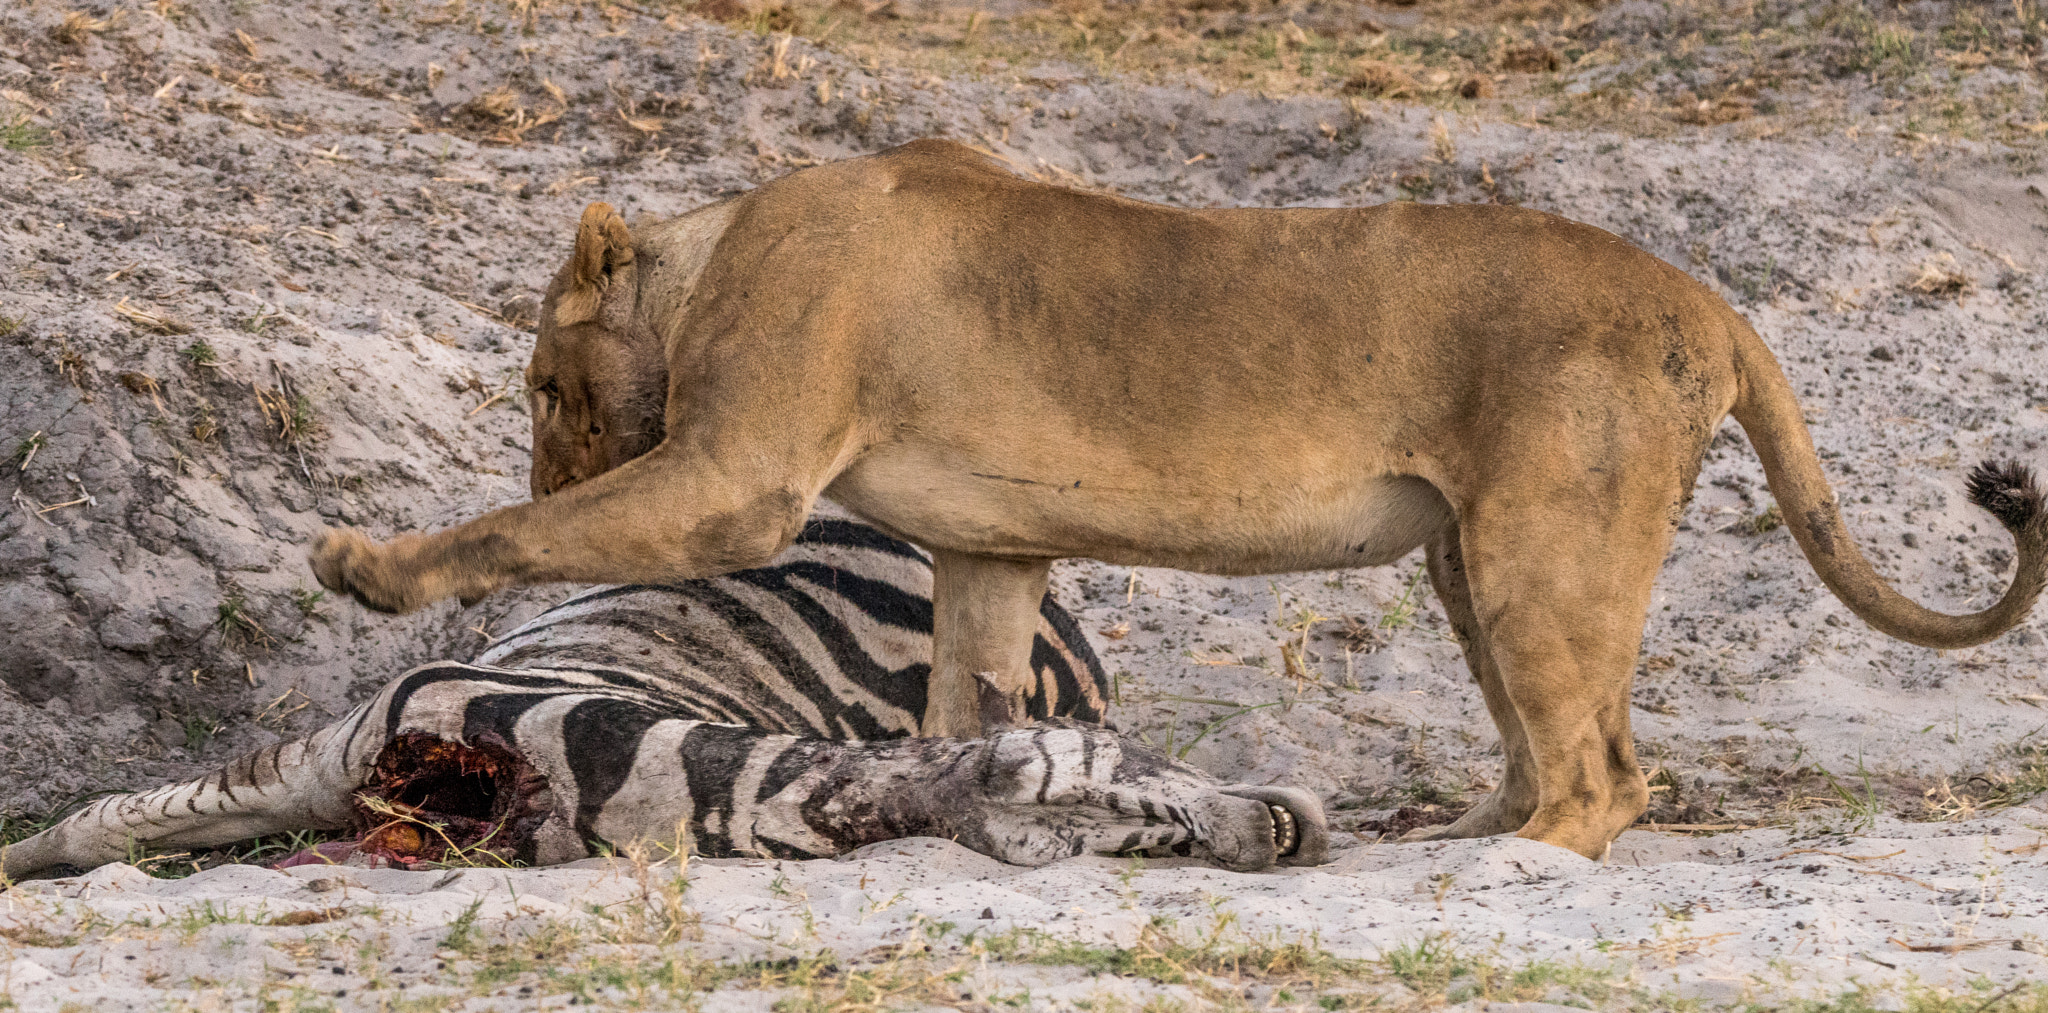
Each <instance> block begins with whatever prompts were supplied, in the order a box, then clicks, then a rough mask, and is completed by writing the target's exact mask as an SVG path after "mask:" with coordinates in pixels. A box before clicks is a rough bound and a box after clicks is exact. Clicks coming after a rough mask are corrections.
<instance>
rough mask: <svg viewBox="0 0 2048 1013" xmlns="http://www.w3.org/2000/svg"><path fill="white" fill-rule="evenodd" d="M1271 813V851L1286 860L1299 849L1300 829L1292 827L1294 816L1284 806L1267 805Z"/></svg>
mask: <svg viewBox="0 0 2048 1013" xmlns="http://www.w3.org/2000/svg"><path fill="white" fill-rule="evenodd" d="M1266 808H1268V809H1270V810H1272V811H1273V851H1274V853H1275V854H1277V855H1279V856H1280V857H1281V858H1287V857H1289V856H1291V855H1293V854H1294V852H1295V851H1296V850H1298V849H1299V848H1300V847H1301V828H1300V827H1297V826H1295V825H1294V814H1293V813H1291V812H1288V811H1287V807H1286V806H1280V805H1273V804H1271V803H1267V805H1266Z"/></svg>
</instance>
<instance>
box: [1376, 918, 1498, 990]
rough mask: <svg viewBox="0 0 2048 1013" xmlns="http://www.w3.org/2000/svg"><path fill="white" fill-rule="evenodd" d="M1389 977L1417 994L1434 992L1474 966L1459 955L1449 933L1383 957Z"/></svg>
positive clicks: (1415, 943)
mask: <svg viewBox="0 0 2048 1013" xmlns="http://www.w3.org/2000/svg"><path fill="white" fill-rule="evenodd" d="M1380 963H1381V964H1382V965H1384V966H1385V967H1386V969H1387V972H1388V973H1389V974H1392V975H1393V976H1394V977H1396V978H1399V979H1401V981H1402V982H1403V983H1405V984H1407V985H1408V986H1409V987H1410V988H1413V989H1416V990H1418V991H1422V990H1428V991H1435V990H1439V989H1442V988H1443V987H1444V986H1445V985H1447V984H1449V983H1450V981H1451V979H1452V978H1455V977H1457V976H1458V975H1460V974H1463V973H1465V972H1467V971H1470V970H1472V969H1473V967H1474V966H1475V965H1474V964H1473V962H1472V961H1471V960H1469V959H1467V958H1466V957H1465V956H1464V955H1462V954H1460V953H1459V952H1458V948H1457V947H1456V946H1455V945H1453V944H1452V943H1451V938H1450V935H1449V934H1448V933H1441V932H1439V933H1435V934H1432V935H1426V936H1423V937H1422V938H1420V939H1417V940H1415V941H1414V942H1412V943H1402V944H1401V945H1399V946H1396V947H1394V948H1393V949H1391V950H1387V951H1386V952H1384V953H1382V954H1380Z"/></svg>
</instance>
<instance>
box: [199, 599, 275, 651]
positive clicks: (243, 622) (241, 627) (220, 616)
mask: <svg viewBox="0 0 2048 1013" xmlns="http://www.w3.org/2000/svg"><path fill="white" fill-rule="evenodd" d="M213 626H214V628H215V629H217V630H219V631H220V636H221V640H222V641H224V642H226V643H230V644H256V645H259V646H260V645H267V644H269V643H270V631H268V630H266V629H264V628H263V624H261V623H259V622H257V621H256V618H255V617H254V616H252V615H250V614H249V596H248V595H247V594H245V593H243V591H242V589H241V588H239V587H234V586H232V585H230V586H229V587H228V589H227V593H226V594H224V595H222V596H221V600H220V605H219V606H217V607H216V608H215V610H214V620H213Z"/></svg>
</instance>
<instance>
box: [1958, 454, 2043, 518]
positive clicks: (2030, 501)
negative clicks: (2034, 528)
mask: <svg viewBox="0 0 2048 1013" xmlns="http://www.w3.org/2000/svg"><path fill="white" fill-rule="evenodd" d="M1969 488H1970V502H1972V503H1975V504H1977V505H1978V506H1980V507H1983V508H1984V509H1986V510H1989V511H1991V516H1993V517H1996V518H1998V523H2000V524H2003V525H2005V527H2006V530H2008V531H2012V532H2018V531H2020V530H2021V529H2022V528H2025V527H2026V526H2027V525H2028V524H2031V523H2033V521H2034V519H2035V518H2036V517H2039V516H2041V510H2042V499H2043V497H2042V495H2041V486H2040V484H2039V483H2038V482H2036V481H2035V480H2034V471H2033V469H2032V468H2029V467H2027V466H2026V465H2024V464H2021V463H2020V462H2018V461H1985V462H1984V463H1982V464H1979V465H1977V467H1976V469H1975V470H1973V471H1971V472H1970V483H1969Z"/></svg>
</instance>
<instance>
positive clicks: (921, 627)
mask: <svg viewBox="0 0 2048 1013" xmlns="http://www.w3.org/2000/svg"><path fill="white" fill-rule="evenodd" d="M931 623H932V606H931V565H930V562H929V560H928V559H927V558H926V557H925V556H924V555H923V554H922V553H921V552H919V550H917V549H916V548H914V547H913V546H911V545H909V544H907V543H904V542H900V541H897V540H895V539H892V538H889V537H887V536H885V535H883V534H882V533H880V532H878V531H876V530H874V529H873V528H869V527H866V526H864V525H861V524H857V523H853V522H850V521H846V520H839V519H817V520H813V521H812V522H811V523H810V524H808V525H807V526H806V527H805V529H804V532H803V534H802V536H801V537H800V538H799V539H798V540H797V542H796V544H795V545H793V546H792V547H791V548H790V550H789V551H788V552H787V553H785V554H784V555H783V556H782V557H780V558H779V559H778V560H777V561H776V562H775V563H774V564H772V565H770V566H767V567H763V568H761V569H756V570H746V571H741V572H738V573H733V574H729V575H726V576H723V577H717V578H713V579H708V580H699V581H691V582H688V583H685V584H680V585H675V586H667V587H639V586H631V587H598V588H592V589H590V590H587V591H585V592H583V593H581V594H579V595H577V596H575V597H573V598H571V599H569V600H568V601H566V602H564V603H562V604H560V605H558V606H556V607H554V608H553V609H550V610H548V611H547V612H544V613H542V614H541V615H540V616H538V617H536V618H535V619H534V620H533V621H531V622H529V623H527V624H526V625H525V626H522V627H520V628H519V629H518V630H516V631H514V632H513V633H511V634H510V635H508V636H506V637H505V638H504V639H502V640H500V641H498V642H497V643H496V644H494V645H493V646H491V648H490V649H489V650H487V651H485V652H484V653H483V654H482V655H481V656H479V657H477V658H476V659H475V660H474V661H473V662H471V663H468V664H458V663H452V662H450V663H440V664H430V665H425V666H422V667H419V668H416V669H413V670H412V671H409V672H407V673H405V674H404V675H401V676H399V677H398V678H397V679H395V680H393V681H392V682H391V683H390V684H389V685H387V686H385V687H384V689H383V691H382V692H380V693H378V694H377V696H376V697H374V698H373V699H371V700H369V701H368V702H366V703H364V704H363V705H361V706H359V707H357V708H355V709H354V710H353V711H351V712H349V713H348V714H347V715H345V716H344V717H343V718H341V719H340V720H339V721H336V722H335V723H333V724H331V725H329V726H327V727H325V728H322V729H321V730H319V731H317V732H315V733H313V734H312V735H309V736H307V737H305V738H303V739H298V740H294V741H289V742H283V743H279V744H277V745H273V746H269V747H266V748H264V749H260V750H258V751H256V752H254V753H250V754H248V755H246V756H243V757H241V758H239V759H236V760H233V761H231V762H229V763H228V764H227V765H226V766H224V767H222V768H221V769H220V770H218V771H216V772H214V773H212V774H210V775H208V776H206V777H203V778H200V779H198V780H195V781H191V782H187V783H183V784H173V785H166V786H164V787H161V788H156V789H153V790H150V791H144V792H138V793H134V794H127V795H116V796H111V797H108V798H104V799H101V800H99V801H97V802H94V803H93V804H91V805H90V806H88V807H86V808H85V809H83V810H81V811H79V812H78V813H76V814H74V815H72V816H71V817H69V818H68V819H66V820H64V821H63V822H62V823H59V824H58V825H56V826H54V827H52V828H50V829H48V830H46V831H44V832H42V833H40V834H37V835H35V836H34V837H30V838H28V839H27V840H24V841H21V842H20V843H18V844H15V845H13V846H12V847H10V848H7V849H5V851H4V852H0V871H4V875H5V876H6V877H9V878H12V877H19V876H22V875H26V874H30V873H35V872H39V871H42V870H46V869H49V868H51V867H53V866H74V867H89V866H94V865H99V864H102V863H105V862H109V861H114V860H116V859H119V858H122V857H124V856H126V855H128V854H130V853H131V851H132V849H133V848H134V847H135V846H138V845H140V846H146V847H151V848H163V847H188V848H189V847H206V846H212V845H220V844H227V843H230V842H233V841H238V840H242V839H245V838H249V837H255V836H260V835H264V834H271V833H279V832H284V831H292V830H307V829H319V830H331V831H342V832H344V834H345V835H346V837H347V839H346V840H344V841H337V842H334V843H330V844H327V845H323V846H322V847H321V848H320V849H318V850H317V851H315V852H310V853H305V854H302V855H301V856H297V857H296V858H295V859H294V860H295V861H308V860H316V861H317V860H326V861H340V862H345V863H349V864H359V865H387V864H389V865H397V866H402V867H412V866H418V865H422V864H427V863H436V862H443V861H449V860H454V859H458V858H460V857H462V856H464V855H468V856H470V857H471V858H474V857H476V855H477V853H479V852H488V853H489V854H490V855H492V856H494V857H495V858H496V859H498V860H503V861H517V862H525V863H529V864H536V865H546V864H553V863H559V862H564V861H570V860H574V859H578V858H583V857H586V856H588V855H590V854H593V853H595V852H597V851H599V850H601V849H604V848H607V847H620V846H624V845H627V844H629V843H632V842H636V841H638V842H653V843H656V844H660V845H664V846H668V847H673V848H679V849H687V850H688V851H690V852H692V853H695V854H698V855H703V856H710V857H719V856H735V855H751V856H772V857H787V858H810V857H822V856H829V855H836V854H841V853H844V852H846V851H849V850H851V849H853V848H857V847H860V846H861V845H864V844H869V843H873V842H876V841H883V840H891V839H896V838H901V837H910V836H931V837H943V838H948V839H952V840H955V841H958V842H959V843H961V844H963V845H965V846H967V847H969V848H972V849H974V850H976V851H979V852H982V853H984V854H987V855H991V856H993V857H995V858H998V859H1001V860H1003V861H1006V862H1012V863H1016V864H1020V865H1041V864H1044V863H1046V862H1050V861H1053V860H1055V859H1058V858H1061V857H1065V856H1069V855H1078V854H1083V853H1090V852H1096V853H1123V852H1138V851H1150V852H1155V853H1156V852H1158V851H1161V850H1169V851H1173V852H1176V853H1179V854H1194V855H1200V856H1203V857H1207V858H1210V859H1212V860H1214V861H1216V862H1218V863H1220V864H1222V865H1225V866H1227V867H1230V868H1235V869H1256V868H1262V867H1265V866H1269V865H1273V864H1275V863H1279V864H1315V863H1318V862H1321V861H1322V860H1323V858H1324V856H1325V854H1326V852H1327V849H1328V837H1327V833H1326V831H1325V829H1324V822H1323V816H1322V810H1321V806H1320V805H1319V803H1318V802H1317V800H1316V799H1315V798H1314V796H1312V795H1310V794H1308V793H1307V792H1303V791H1299V790H1294V789H1287V788H1270V787H1245V786H1239V787H1225V786H1222V785H1219V784H1218V783H1217V782H1216V781H1215V780H1214V779H1213V778H1210V777H1208V776H1207V775H1205V774H1203V773H1201V772H1200V771H1197V770H1195V769H1193V768H1191V767H1188V766H1186V765H1184V764H1180V763H1177V762H1175V761H1174V760H1172V759H1171V758H1170V757H1168V756H1166V755H1164V754H1162V753H1160V752H1159V751H1157V750H1154V749H1151V748H1149V747H1146V746H1144V745H1141V744H1139V743H1137V742H1135V741H1133V740H1131V739H1129V738H1127V737H1124V736H1122V735H1119V734H1117V733H1115V732H1113V731H1111V730H1108V729H1105V728H1103V727H1101V726H1099V725H1096V724H1091V723H1090V722H1095V721H1099V720H1100V719H1101V716H1102V708H1103V694H1104V686H1105V681H1104V678H1103V673H1102V668H1101V666H1100V664H1099V663H1098V662H1097V661H1096V658H1095V655H1094V652H1093V651H1092V650H1091V649H1090V648H1089V647H1088V644H1087V641H1086V640H1085V639H1084V637H1083V636H1082V634H1081V632H1080V629H1079V627H1078V626H1077V625H1076V624H1075V621H1074V619H1073V617H1072V616H1071V615H1069V614H1068V613H1067V612H1066V611H1065V610H1064V609H1062V608H1060V606H1059V605H1058V604H1057V603H1056V602H1055V601H1054V600H1053V599H1052V597H1051V596H1050V595H1047V596H1046V598H1045V599H1044V602H1043V604H1042V606H1041V608H1040V623H1039V631H1038V636H1037V638H1036V640H1035V643H1034V645H1033V651H1032V665H1033V668H1034V670H1035V672H1036V676H1037V681H1036V685H1035V687H1034V688H1033V690H1032V691H1031V692H1030V694H1029V695H1028V696H1027V697H1026V698H1024V699H1023V700H1021V701H1017V700H1004V699H1001V698H998V697H995V696H994V695H992V694H991V695H989V696H988V697H987V698H986V699H985V707H986V708H988V711H989V713H988V714H987V717H988V718H989V719H990V720H991V721H992V722H994V723H995V724H998V725H1002V724H1009V725H1017V724H1018V723H1019V722H1022V721H1030V722H1031V723H1029V724H1024V725H1022V726H1020V727H1013V728H1011V729H1010V730H1006V731H1001V732H999V733H997V734H993V735H991V736H990V737H988V738H985V739H976V740H956V739H917V738H908V737H906V736H909V735H911V734H912V733H913V732H914V730H915V729H916V728H917V727H918V720H919V718H920V717H921V715H922V713H923V709H924V703H925V701H924V699H923V697H924V691H925V689H924V688H925V683H926V678H925V677H926V674H927V672H928V670H929V666H930V661H931ZM1019 709H1021V710H1022V711H1023V712H1024V713H1022V714H1018V713H1016V711H1017V710H1019Z"/></svg>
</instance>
